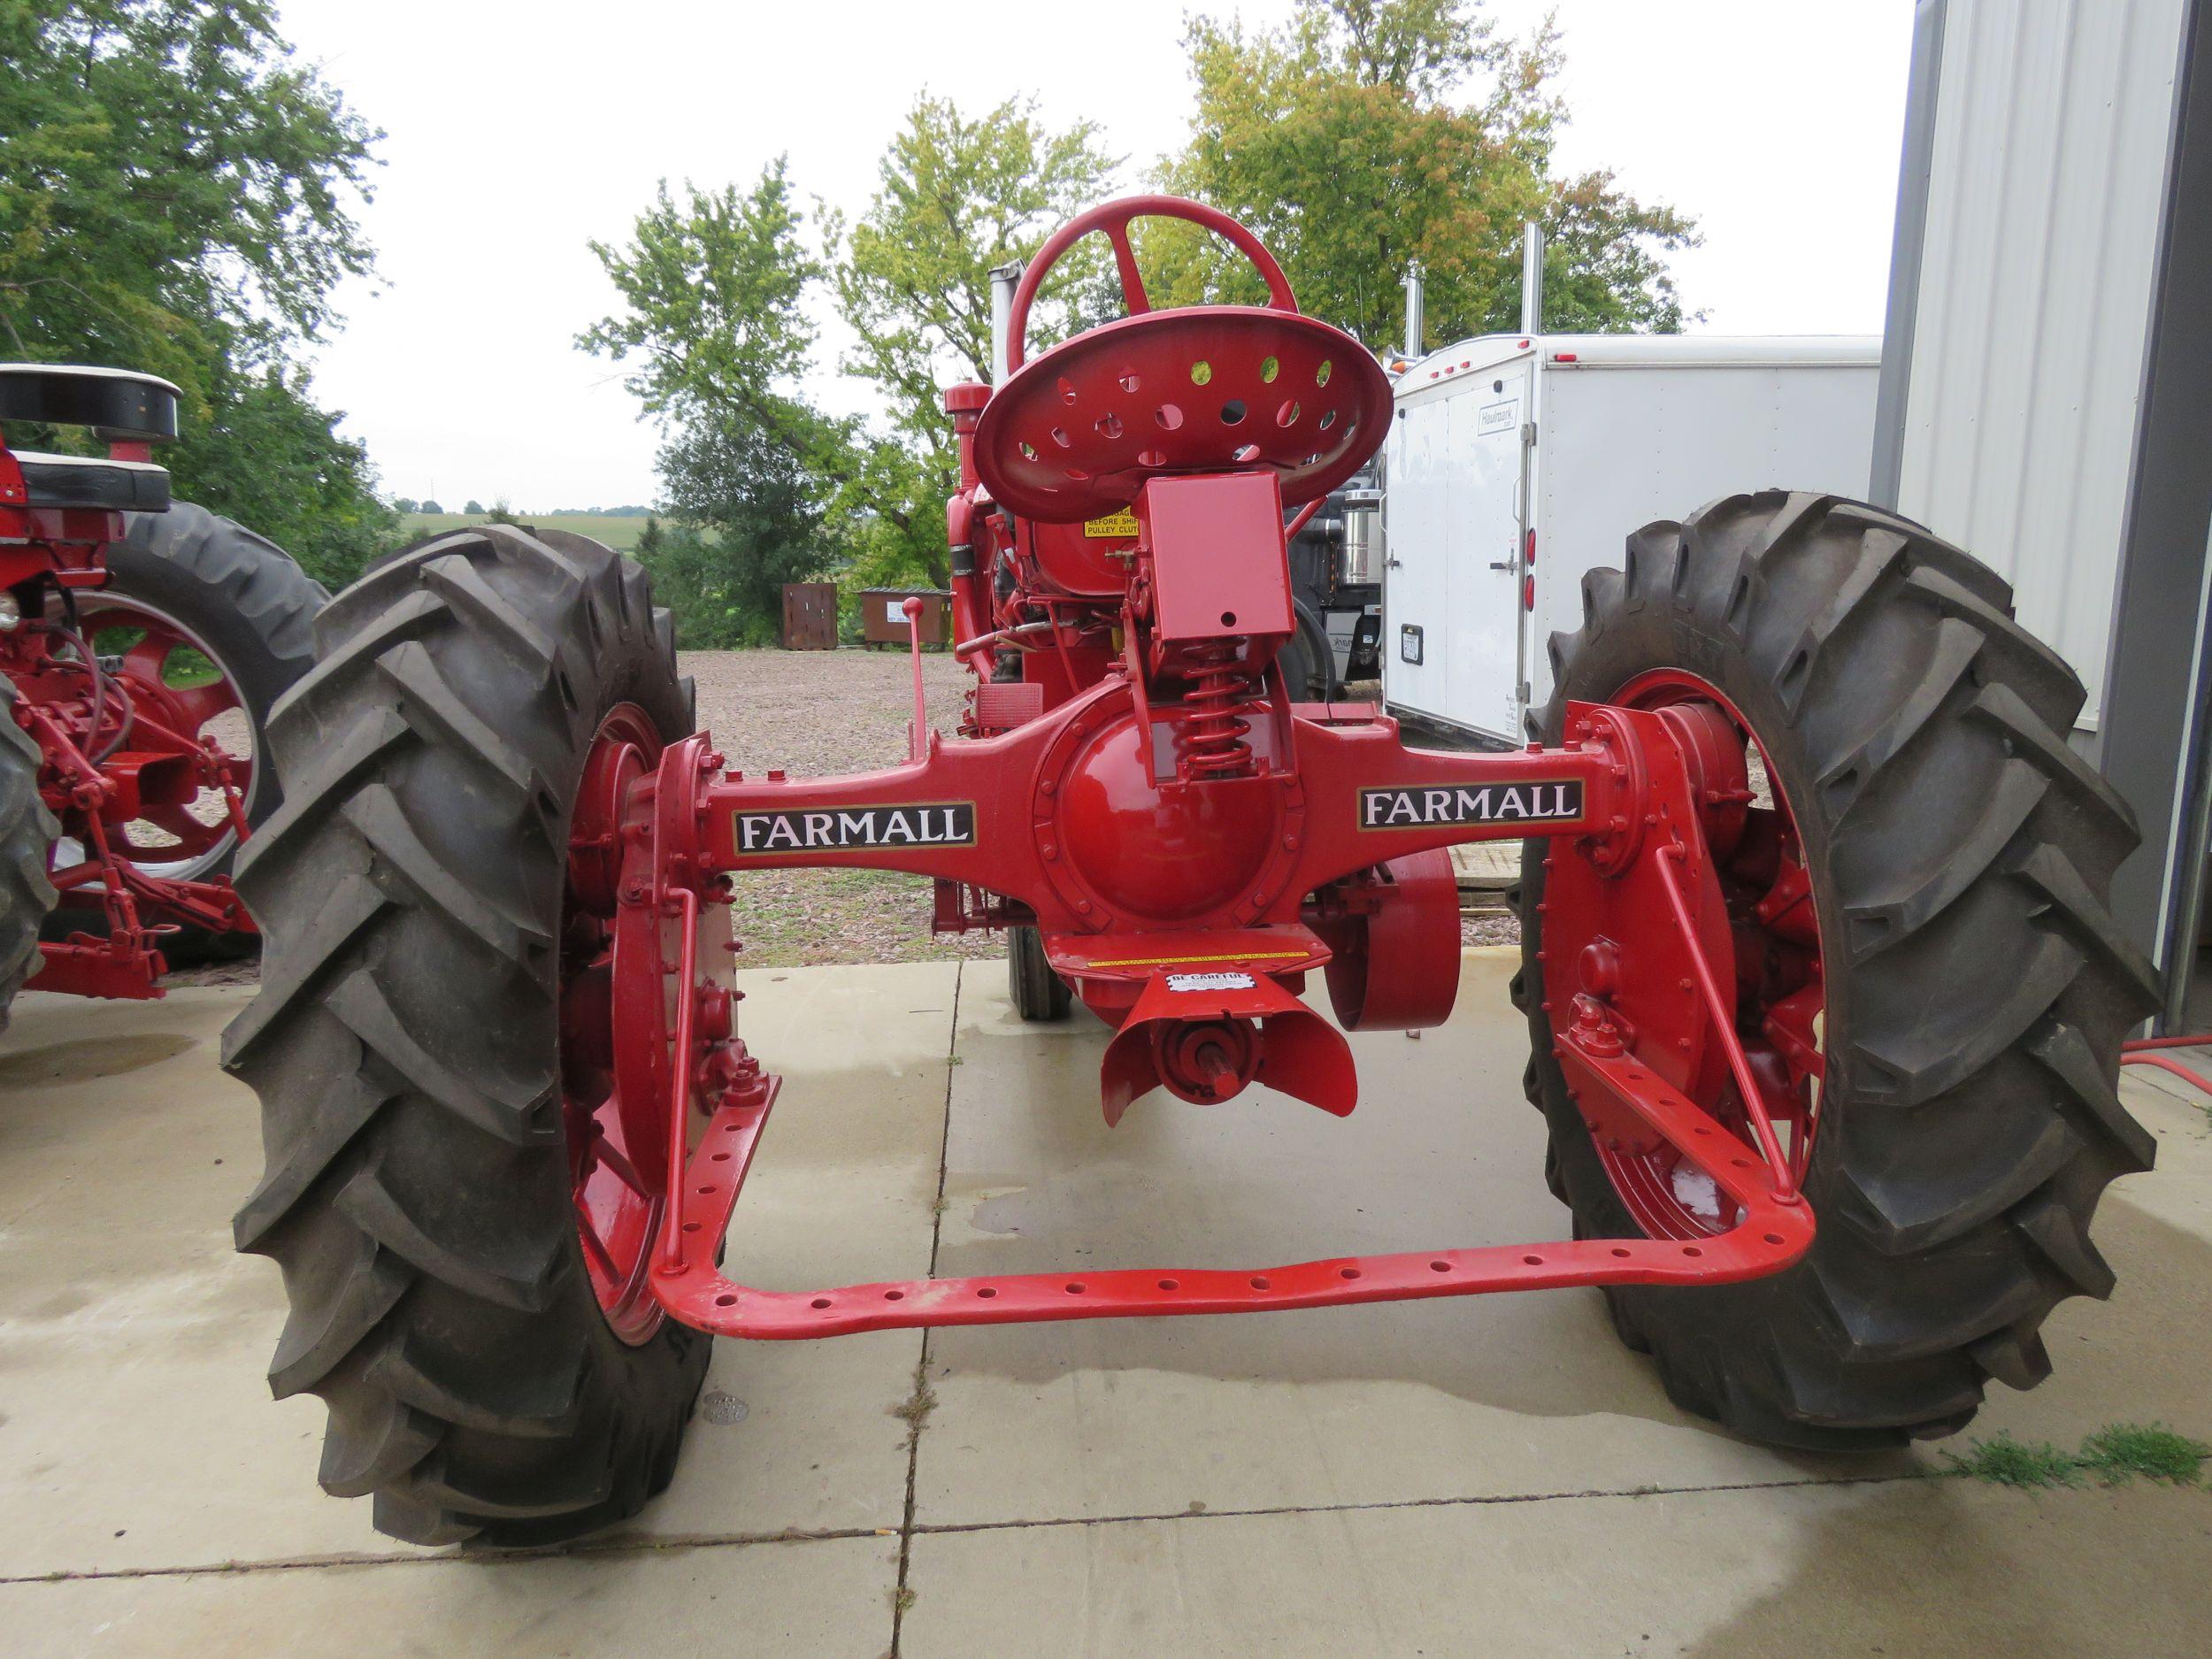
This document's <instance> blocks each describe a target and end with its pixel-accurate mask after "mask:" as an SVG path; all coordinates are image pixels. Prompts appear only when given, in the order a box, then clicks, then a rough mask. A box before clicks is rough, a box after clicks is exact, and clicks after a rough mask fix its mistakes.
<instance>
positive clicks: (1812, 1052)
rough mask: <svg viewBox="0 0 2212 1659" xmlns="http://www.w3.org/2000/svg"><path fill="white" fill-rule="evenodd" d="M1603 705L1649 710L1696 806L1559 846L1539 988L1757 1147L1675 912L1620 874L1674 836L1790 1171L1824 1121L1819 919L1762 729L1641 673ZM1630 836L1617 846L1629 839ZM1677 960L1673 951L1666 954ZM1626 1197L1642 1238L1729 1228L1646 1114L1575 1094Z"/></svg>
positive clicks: (1580, 1028)
mask: <svg viewBox="0 0 2212 1659" xmlns="http://www.w3.org/2000/svg"><path fill="white" fill-rule="evenodd" d="M1613 702H1614V703H1615V704H1617V705H1618V706H1620V707H1624V708H1630V709H1636V710H1644V711H1647V712H1649V713H1652V714H1655V715H1656V716H1657V717H1658V718H1659V720H1660V721H1661V723H1662V724H1663V726H1664V727H1665V729H1666V731H1667V732H1668V733H1669V735H1670V736H1671V737H1672V738H1673V739H1674V740H1675V744H1676V746H1677V747H1678V749H1679V750H1680V752H1681V756H1682V759H1683V762H1684V764H1685V766H1686V772H1687V773H1688V782H1689V799H1690V801H1691V803H1692V815H1691V821H1689V822H1686V823H1682V824H1676V823H1674V822H1672V821H1671V819H1670V818H1667V817H1665V816H1664V815H1663V814H1662V815H1655V816H1654V818H1647V820H1646V821H1645V823H1643V824H1642V825H1639V826H1632V829H1633V833H1632V836H1627V837H1624V835H1623V834H1622V833H1617V834H1616V836H1615V837H1614V839H1613V842H1612V844H1610V845H1609V846H1604V847H1601V848H1599V849H1595V850H1594V853H1593V854H1592V855H1591V856H1584V855H1583V854H1581V853H1580V852H1579V851H1578V850H1572V849H1564V850H1563V849H1561V848H1560V847H1559V846H1558V844H1557V843H1555V844H1554V847H1553V849H1552V850H1551V851H1550V852H1549V853H1548V855H1547V856H1546V859H1545V870H1546V880H1545V889H1544V902H1543V918H1544V919H1543V922H1542V935H1541V936H1542V946H1543V961H1544V996H1545V1001H1546V1006H1547V1008H1548V1010H1549V1011H1550V1013H1551V1016H1552V1018H1553V1020H1554V1022H1555V1025H1556V1026H1558V1027H1562V1028H1565V1029H1568V1030H1571V1032H1572V1033H1575V1034H1576V1040H1577V1041H1579V1042H1582V1043H1584V1044H1585V1045H1588V1044H1590V1043H1592V1042H1593V1041H1595V1042H1598V1043H1601V1044H1603V1045H1609V1046H1611V1045H1617V1048H1618V1050H1619V1051H1622V1052H1624V1053H1626V1054H1627V1055H1629V1056H1632V1058H1633V1059H1635V1060H1636V1061H1638V1062H1640V1064H1644V1065H1647V1066H1648V1067H1649V1068H1650V1069H1651V1070H1652V1071H1654V1072H1655V1073H1656V1074H1657V1075H1658V1076H1660V1077H1661V1078H1663V1079H1665V1081H1666V1082H1667V1083H1668V1084H1669V1085H1671V1087H1676V1088H1678V1089H1680V1090H1681V1091H1682V1092H1683V1093H1684V1094H1686V1095H1688V1096H1689V1097H1690V1099H1692V1100H1693V1101H1694V1102H1696V1103H1697V1104H1698V1105H1699V1106H1700V1107H1701V1109H1703V1110H1705V1111H1706V1112H1707V1113H1709V1115H1710V1116H1711V1117H1712V1118H1714V1119H1715V1120H1717V1122H1719V1123H1720V1124H1721V1125H1723V1126H1724V1128H1726V1129H1727V1130H1728V1131H1729V1132H1730V1133H1732V1134H1734V1135H1736V1136H1737V1137H1738V1138H1739V1139H1740V1140H1742V1141H1744V1142H1745V1144H1746V1147H1747V1148H1748V1149H1750V1150H1751V1151H1755V1149H1756V1146H1755V1135H1754V1133H1753V1130H1752V1127H1751V1115H1750V1113H1749V1112H1748V1111H1747V1110H1746V1106H1745V1102H1744V1098H1743V1094H1742V1089H1741V1086H1740V1084H1739V1083H1738V1081H1737V1080H1736V1079H1735V1077H1734V1075H1733V1074H1732V1071H1731V1068H1730V1066H1729V1065H1728V1064H1727V1062H1726V1059H1725V1056H1724V1050H1723V1046H1722V1044H1721V1043H1720V1042H1719V1041H1717V1040H1716V1033H1715V1032H1714V1030H1713V1028H1712V1025H1711V1023H1710V1016H1709V1013H1708V1012H1707V1010H1706V1008H1705V1006H1704V1003H1703V1002H1702V1000H1701V996H1700V995H1699V994H1698V987H1697V985H1696V982H1695V978H1694V964H1689V963H1687V961H1686V958H1685V956H1684V952H1683V951H1682V949H1681V948H1680V947H1681V945H1682V942H1683V941H1681V939H1680V937H1679V934H1678V931H1677V930H1676V929H1675V928H1674V927H1673V926H1672V921H1671V918H1663V917H1655V916H1648V915H1641V914H1638V913H1636V911H1635V910H1634V907H1633V905H1632V902H1629V887H1630V884H1628V883H1626V882H1624V880H1623V879H1621V878H1622V875H1623V872H1625V871H1626V870H1628V868H1629V867H1630V865H1631V864H1632V863H1633V862H1634V861H1635V860H1636V859H1638V858H1644V857H1650V856H1659V855H1660V852H1661V849H1664V848H1667V847H1669V846H1671V845H1676V844H1678V845H1679V847H1680V848H1681V849H1682V856H1683V867H1684V869H1685V871H1686V874H1687V878H1688V879H1690V882H1691V888H1692V892H1693V893H1694V895H1695V897H1696V900H1697V902H1695V903H1694V907H1693V909H1694V918H1695V922H1696V926H1697V930H1698V933H1699V934H1700V938H1699V940H1698V941H1697V942H1698V945H1699V947H1700V949H1701V953H1702V955H1703V956H1704V957H1705V959H1706V961H1707V962H1709V963H1710V964H1712V966H1713V971H1714V972H1715V973H1716V975H1717V978H1718V979H1719V982H1720V986H1721V988H1722V991H1723V993H1724V995H1725V994H1727V993H1730V992H1732V993H1733V995H1734V1020H1733V1030H1734V1033H1735V1036H1736V1038H1737V1040H1738V1041H1740V1044H1741V1045H1742V1048H1743V1050H1744V1055H1745V1057H1746V1058H1747V1060H1748V1062H1749V1069H1750V1071H1751V1073H1752V1075H1753V1078H1754V1079H1755V1082H1756V1084H1757V1086H1758V1094H1759V1097H1760V1103H1761V1104H1762V1105H1763V1107H1764V1109H1765V1110H1766V1113H1767V1115H1768V1116H1769V1118H1771V1120H1772V1121H1773V1123H1774V1125H1775V1127H1776V1132H1777V1134H1778V1136H1782V1135H1786V1154H1787V1156H1788V1160H1789V1164H1790V1166H1791V1168H1792V1171H1793V1174H1794V1176H1795V1178H1796V1179H1797V1181H1798V1182H1800V1183H1801V1182H1802V1180H1803V1179H1804V1176H1805V1172H1806V1170H1807V1167H1808V1165H1809V1160H1810V1157H1811V1151H1812V1142H1813V1136H1814V1130H1815V1127H1816V1123H1817V1118H1818V1085H1819V1079H1820V1076H1821V1073H1822V1069H1823V1067H1822V1060H1821V1054H1820V1035H1819V1026H1818V1021H1819V1017H1820V1014H1821V1010H1822V1007H1823V1001H1824V998H1823V986H1822V978H1821V955H1820V931H1819V924H1818V921H1817V919H1816V916H1815V914H1814V908H1813V902H1812V884H1811V879H1810V876H1809V872H1808V870H1807V868H1806V864H1805V857H1804V852H1803V849H1802V845H1801V841H1800V839H1799V834H1798V830H1797V826H1796V820H1795V818H1793V815H1792V814H1791V811H1790V809H1789V804H1788V803H1787V801H1786V799H1785V798H1784V797H1783V795H1782V793H1781V791H1780V789H1779V788H1778V787H1776V786H1775V784H1774V783H1773V781H1772V779H1771V773H1770V770H1769V768H1768V767H1767V765H1766V762H1765V755H1764V752H1763V749H1761V748H1760V746H1759V744H1758V741H1757V739H1756V736H1755V733H1753V732H1752V731H1751V728H1750V726H1749V725H1748V723H1747V721H1746V720H1745V719H1744V718H1743V716H1742V715H1741V713H1740V711H1739V710H1737V709H1736V707H1735V706H1734V705H1733V704H1732V703H1730V702H1729V701H1728V699H1727V698H1726V697H1725V696H1724V695H1722V694H1721V692H1720V691H1719V690H1718V689H1717V688H1716V687H1713V686H1712V685H1711V684H1710V683H1709V682H1708V681H1706V680H1702V679H1701V678H1699V677H1698V676H1696V675H1694V674H1690V673H1688V672H1685V671H1678V670H1667V671H1663V672H1656V673H1652V674H1646V675H1642V676H1640V677H1639V678H1638V679H1637V680H1633V681H1632V682H1631V683H1630V684H1629V685H1628V686H1626V687H1623V688H1622V690H1621V692H1620V693H1619V694H1618V695H1617V696H1616V697H1615V698H1614V699H1613ZM1624 840H1625V841H1632V845H1628V846H1626V847H1625V848H1624ZM1678 958H1682V959H1678ZM1578 1104H1580V1105H1581V1107H1582V1110H1583V1111H1584V1113H1585V1122H1586V1125H1587V1126H1588V1129H1589V1132H1590V1134H1591V1139H1592V1142H1593V1145H1594V1148H1595V1150H1596V1152H1597V1155H1598V1159H1599V1162H1600V1163H1601V1164H1602V1165H1603V1166H1604V1168H1605V1171H1606V1173H1607V1175H1608V1177H1609V1179H1611V1181H1612V1183H1613V1186H1614V1187H1615V1189H1616V1191H1617V1193H1618V1194H1620V1197H1621V1200H1622V1202H1623V1203H1624V1205H1625V1206H1626V1207H1627V1209H1628V1210H1629V1212H1630V1214H1631V1215H1632V1217H1634V1219H1635V1221H1636V1223H1637V1225H1639V1226H1640V1227H1641V1228H1642V1229H1643V1231H1644V1232H1645V1233H1647V1234H1648V1235H1649V1236H1651V1237H1654V1238H1663V1239H1695V1238H1697V1237H1700V1236H1701V1235H1712V1234H1717V1233H1724V1232H1725V1231H1727V1230H1728V1229H1729V1228H1731V1227H1732V1226H1734V1225H1736V1221H1737V1217H1736V1216H1735V1214H1734V1213H1733V1210H1734V1206H1733V1205H1731V1204H1729V1203H1726V1202H1724V1201H1723V1200H1722V1198H1721V1195H1720V1194H1718V1192H1717V1189H1716V1188H1715V1187H1714V1184H1713V1182H1712V1181H1711V1180H1710V1179H1709V1178H1706V1177H1704V1176H1701V1175H1700V1174H1699V1173H1698V1172H1697V1171H1695V1170H1694V1169H1692V1168H1690V1167H1689V1166H1688V1165H1686V1164H1685V1162H1684V1161H1683V1159H1682V1157H1681V1155H1680V1154H1679V1153H1678V1151H1677V1149H1676V1148H1674V1147H1672V1146H1671V1145H1670V1144H1669V1143H1668V1142H1667V1141H1665V1140H1664V1139H1663V1138H1662V1137H1659V1136H1656V1135H1654V1134H1652V1133H1650V1132H1649V1129H1648V1126H1647V1125H1641V1124H1639V1123H1636V1122H1633V1121H1631V1120H1627V1119H1625V1118H1623V1117H1622V1116H1621V1115H1620V1114H1609V1112H1608V1111H1607V1110H1606V1109H1605V1107H1604V1106H1603V1105H1602V1104H1601V1103H1599V1102H1578Z"/></svg>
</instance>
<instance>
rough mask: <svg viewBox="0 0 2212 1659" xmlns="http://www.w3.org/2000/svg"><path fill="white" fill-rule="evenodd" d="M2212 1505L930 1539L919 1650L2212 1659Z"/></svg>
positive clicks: (1995, 1504) (1754, 1507) (1953, 1505)
mask: <svg viewBox="0 0 2212 1659" xmlns="http://www.w3.org/2000/svg"><path fill="white" fill-rule="evenodd" d="M2208 1548H2212V1501H2208V1499H2207V1497H2206V1494H2204V1493H2203V1492H2201V1491H2174V1490H2168V1489H2156V1488H2145V1487H2141V1486H2137V1487H2134V1488H2131V1489H2123V1490H2114V1491H2080V1492H2039V1493H2032V1494H2027V1493H2015V1492H2007V1491H2003V1490H2001V1489H1998V1488H1994V1487H1990V1486H1980V1485H1977V1484H1974V1483H1971V1482H1967V1481H1960V1480H1925V1481H1924V1480H1900V1481H1892V1482H1885V1483H1881V1484H1878V1485H1872V1486H1856V1485H1855V1486H1839V1485H1834V1484H1825V1483H1824V1484H1821V1485H1817V1486H1797V1487H1793V1488H1788V1489H1784V1490H1771V1491H1763V1492H1728V1493H1715V1492H1708V1493H1695V1494H1672V1495H1660V1496H1650V1497H1643V1498H1629V1497H1621V1498H1580V1499H1564V1500H1555V1501H1550V1502H1544V1501H1536V1502H1507V1503H1475V1504H1446V1505H1436V1506H1427V1507H1401V1508H1390V1509H1355V1510H1337V1511H1308V1512H1303V1513H1278V1514H1271V1515H1263V1516H1252V1517H1230V1516H1223V1517H1190V1518H1186V1519H1175V1520H1162V1521H1133V1522H1120V1523H1113V1522H1101V1523H1095V1524H1092V1525H1071V1526H1033V1527H1012V1528H1003V1529H998V1528H995V1529H992V1530H988V1531H983V1532H956V1533H936V1534H927V1533H926V1534H923V1535H921V1536H919V1537H918V1538H916V1540H914V1546H913V1551H912V1557H911V1563H910V1571H909V1577H908V1584H909V1587H910V1589H911V1590H912V1591H913V1592H914V1595H915V1601H914V1604H913V1606H912V1607H911V1609H910V1610H909V1611H908V1613H907V1615H906V1618H905V1623H904V1627H903V1631H902V1641H901V1644H900V1652H901V1654H902V1655H903V1659H956V1656H957V1659H967V1656H968V1655H976V1654H1019V1655H1024V1656H1025V1659H1061V1656H1062V1655H1066V1656H1067V1659H1075V1656H1076V1655H1083V1656H1084V1659H1089V1656H1091V1655H1124V1654H1142V1655H1146V1659H1182V1656H1183V1655H1224V1654H1266V1655H1270V1659H1299V1656H1300V1655H1315V1656H1316V1659H1322V1656H1324V1655H1325V1656H1326V1659H1340V1655H1347V1654H1356V1655H1363V1656H1372V1659H1398V1656H1399V1655H1421V1654H1427V1655H1470V1654H1484V1655H1488V1654H1496V1655H1512V1656H1513V1659H1548V1656H1550V1655H1558V1656H1559V1659H1591V1656H1592V1655H1610V1654H1621V1655H1639V1656H1641V1655H1654V1656H1655V1655H1711V1656H1712V1659H1760V1656H1761V1655H1774V1656H1775V1659H1818V1656H1819V1655H1855V1656H1858V1655H1879V1654H1890V1655H1913V1656H1914V1659H1938V1656H1942V1659H1981V1656H1982V1655H1994V1654H2004V1655H2009V1656H2011V1659H2079V1656H2080V1655H2096V1654H2127V1655H2139V1656H2140V1659H2166V1656H2168V1655H2175V1656H2179V1655H2200V1654H2202V1653H2203V1652H2204V1632H2205V1629H2206V1627H2207V1624H2208V1621H2212V1588H2208V1585H2207V1581H2206V1578H2205V1575H2204V1571H2203V1566H2204V1561H2205V1558H2206V1551H2207V1549H2208Z"/></svg>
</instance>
